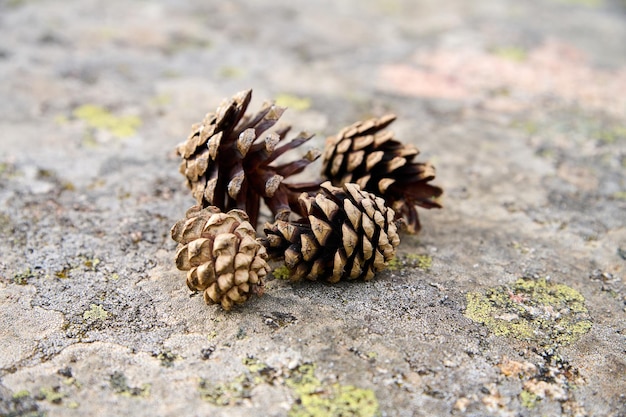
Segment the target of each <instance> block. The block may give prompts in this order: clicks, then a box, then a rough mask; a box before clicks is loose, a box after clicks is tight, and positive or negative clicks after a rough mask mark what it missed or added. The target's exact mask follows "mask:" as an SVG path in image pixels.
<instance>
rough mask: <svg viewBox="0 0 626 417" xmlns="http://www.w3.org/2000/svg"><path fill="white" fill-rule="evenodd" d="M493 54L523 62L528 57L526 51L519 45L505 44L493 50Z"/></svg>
mask: <svg viewBox="0 0 626 417" xmlns="http://www.w3.org/2000/svg"><path fill="white" fill-rule="evenodd" d="M493 54H494V55H496V56H498V57H500V58H503V59H506V60H509V61H514V62H522V61H524V60H525V59H526V55H527V53H526V51H525V50H524V49H522V48H520V47H517V46H503V47H500V48H496V49H494V50H493Z"/></svg>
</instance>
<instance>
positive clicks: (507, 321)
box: [465, 278, 592, 347]
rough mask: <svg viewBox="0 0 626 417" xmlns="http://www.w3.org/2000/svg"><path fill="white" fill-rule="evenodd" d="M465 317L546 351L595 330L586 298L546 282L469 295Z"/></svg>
mask: <svg viewBox="0 0 626 417" xmlns="http://www.w3.org/2000/svg"><path fill="white" fill-rule="evenodd" d="M465 315H466V316H467V317H468V318H470V319H472V320H473V321H475V322H478V323H483V324H485V325H486V326H487V327H489V328H490V329H491V331H493V332H494V333H495V334H496V335H498V336H512V337H515V338H517V339H522V340H528V341H533V342H535V343H539V344H541V345H542V346H544V347H548V346H558V345H567V344H570V343H572V342H573V341H575V340H576V339H577V338H579V337H580V336H581V335H583V334H585V333H587V332H588V331H589V329H590V328H591V326H592V323H591V318H590V316H589V313H588V310H587V308H586V307H585V299H584V297H583V296H582V295H581V294H580V293H579V292H578V291H576V290H575V289H573V288H571V287H569V286H567V285H564V284H557V283H553V282H550V281H548V280H546V279H530V278H520V279H518V280H517V281H515V282H514V283H513V284H512V286H499V287H494V288H489V289H487V291H486V292H485V293H484V294H483V293H480V292H471V293H468V294H467V308H466V310H465Z"/></svg>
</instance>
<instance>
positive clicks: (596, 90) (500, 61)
mask: <svg viewBox="0 0 626 417" xmlns="http://www.w3.org/2000/svg"><path fill="white" fill-rule="evenodd" d="M378 86H379V88H380V89H381V90H383V91H388V92H392V93H395V94H402V95H408V96H415V97H426V98H445V99H458V100H461V99H467V98H472V99H473V100H476V99H479V100H481V101H482V103H483V105H484V106H485V107H488V108H492V109H494V110H496V109H497V110H504V111H507V110H508V111H516V110H520V109H522V108H526V107H532V106H535V105H536V104H537V101H540V100H543V99H551V100H555V99H556V100H560V101H562V102H564V103H571V104H578V105H581V106H583V107H592V108H600V109H603V110H605V111H609V112H612V113H615V114H618V115H623V114H624V112H625V111H626V68H621V69H619V70H604V69H598V68H594V67H592V66H591V65H590V64H589V62H588V60H587V59H586V58H585V57H584V55H583V54H582V53H581V52H580V51H579V50H577V49H576V48H574V47H573V46H571V45H569V44H567V43H564V42H560V41H554V40H552V41H548V42H546V43H545V44H543V45H541V46H540V47H538V48H535V49H532V50H530V51H527V54H526V56H525V58H524V59H523V60H522V61H515V60H511V59H507V58H506V57H502V56H498V55H496V54H491V53H488V52H486V51H477V50H469V51H463V50H462V51H459V50H435V51H428V52H419V53H417V54H416V55H415V56H414V57H413V59H411V60H410V62H408V63H396V64H386V65H383V66H382V67H381V68H380V74H379V80H378Z"/></svg>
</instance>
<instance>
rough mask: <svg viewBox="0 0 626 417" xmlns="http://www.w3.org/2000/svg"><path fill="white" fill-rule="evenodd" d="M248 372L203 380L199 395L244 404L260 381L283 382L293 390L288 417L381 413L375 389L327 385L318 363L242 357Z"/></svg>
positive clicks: (370, 416) (224, 403)
mask: <svg viewBox="0 0 626 417" xmlns="http://www.w3.org/2000/svg"><path fill="white" fill-rule="evenodd" d="M243 364H244V366H245V367H246V371H245V372H244V373H242V374H240V375H239V376H237V377H235V378H234V379H233V380H231V381H228V382H222V383H214V382H212V381H209V380H208V379H204V378H203V379H201V380H200V382H199V384H198V391H199V393H200V397H201V398H202V399H203V400H205V401H208V402H210V403H211V404H214V405H218V406H228V405H241V404H242V403H243V402H244V401H245V400H246V399H249V398H251V397H252V391H253V389H254V388H255V387H256V386H258V385H261V384H272V385H274V384H276V383H281V384H284V385H285V386H286V387H288V388H290V389H291V390H293V392H294V396H295V398H296V401H295V403H294V404H293V406H292V407H291V409H290V410H289V413H288V416H289V417H374V416H378V415H380V412H379V407H378V400H377V399H376V395H375V394H374V391H372V390H370V389H362V388H358V387H355V386H353V385H342V384H338V383H332V384H325V383H323V382H322V381H320V380H319V379H318V378H317V377H316V376H315V365H314V364H310V363H305V364H302V365H299V366H297V367H295V368H293V369H286V368H279V369H276V368H273V367H271V366H269V365H267V364H266V363H264V362H262V361H260V360H259V359H256V358H254V357H247V358H245V359H244V360H243Z"/></svg>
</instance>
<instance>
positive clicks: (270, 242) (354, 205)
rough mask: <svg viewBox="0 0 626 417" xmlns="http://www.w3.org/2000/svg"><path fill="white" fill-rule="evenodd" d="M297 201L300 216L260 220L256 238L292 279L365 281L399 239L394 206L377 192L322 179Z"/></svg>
mask: <svg viewBox="0 0 626 417" xmlns="http://www.w3.org/2000/svg"><path fill="white" fill-rule="evenodd" d="M299 201H300V203H301V205H302V207H303V211H304V212H305V213H306V217H304V218H302V219H300V220H299V221H296V222H286V221H283V220H277V221H276V222H274V223H273V224H271V225H270V224H268V225H266V227H265V233H266V235H267V238H266V239H262V240H261V241H262V243H263V244H264V245H265V246H266V247H267V249H268V252H269V255H270V256H273V257H283V256H284V259H285V265H286V266H287V268H289V270H290V271H291V279H292V280H294V281H298V280H300V279H302V278H303V277H306V278H307V279H310V280H316V279H318V278H325V279H327V280H328V281H329V282H333V283H334V282H337V281H339V280H340V279H342V278H346V279H356V278H363V279H364V280H366V281H367V280H370V279H372V278H373V277H374V274H375V273H376V272H377V271H380V270H381V269H383V268H384V267H385V266H386V263H387V262H388V261H389V260H391V259H392V258H393V257H394V254H395V248H396V247H397V246H398V244H399V243H400V239H399V237H398V233H397V228H396V224H395V223H394V212H393V210H392V209H390V208H388V207H387V206H385V202H384V200H383V199H382V198H380V197H376V196H374V195H373V194H371V193H368V192H366V191H361V190H360V188H359V186H358V185H356V184H352V183H347V184H344V185H343V187H342V188H337V187H333V186H332V185H331V184H330V182H325V183H323V184H321V193H319V194H317V195H316V196H315V197H313V196H309V195H307V194H305V193H303V194H302V195H301V196H300V199H299Z"/></svg>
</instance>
